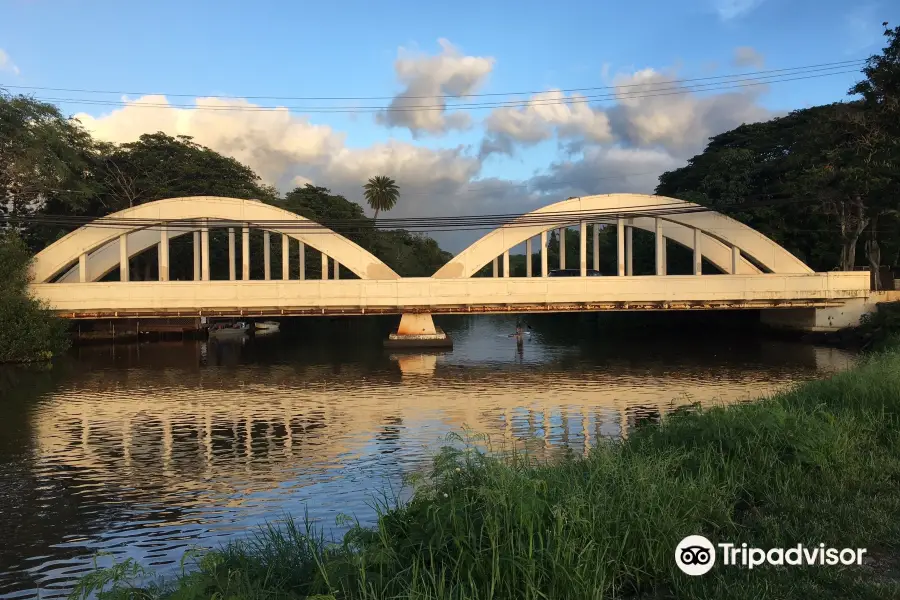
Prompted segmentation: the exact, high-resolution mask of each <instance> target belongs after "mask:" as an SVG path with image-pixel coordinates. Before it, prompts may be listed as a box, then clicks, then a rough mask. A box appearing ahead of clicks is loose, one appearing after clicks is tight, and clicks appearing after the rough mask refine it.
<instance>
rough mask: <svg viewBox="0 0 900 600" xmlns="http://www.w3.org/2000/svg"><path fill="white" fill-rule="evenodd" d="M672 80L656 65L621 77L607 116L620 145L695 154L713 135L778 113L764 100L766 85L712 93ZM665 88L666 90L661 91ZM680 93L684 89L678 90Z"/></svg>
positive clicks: (683, 154) (686, 155)
mask: <svg viewBox="0 0 900 600" xmlns="http://www.w3.org/2000/svg"><path fill="white" fill-rule="evenodd" d="M671 81H672V78H671V77H669V76H666V75H664V74H663V73H660V72H658V71H655V70H653V69H644V70H641V71H638V72H637V73H634V74H632V75H627V76H619V77H617V78H616V93H617V100H618V102H617V104H616V105H615V106H613V107H612V108H610V109H609V110H607V115H608V116H609V120H610V126H611V128H612V131H613V135H614V136H615V137H616V139H617V140H619V142H620V143H623V144H626V145H630V146H635V147H641V148H645V147H662V148H664V149H666V150H667V151H669V152H671V153H674V154H675V155H678V156H683V157H689V156H692V155H693V154H696V153H698V152H700V151H701V150H702V149H703V148H704V147H705V145H706V142H707V141H708V139H709V138H710V137H711V136H713V135H716V134H718V133H722V132H724V131H728V130H729V129H733V128H735V127H737V126H739V125H741V124H743V123H753V122H756V121H761V120H764V119H767V118H770V117H771V116H772V114H771V113H770V112H769V111H768V110H767V109H765V108H764V107H762V106H761V105H760V103H759V100H760V97H761V95H762V94H763V93H764V92H765V89H763V88H764V86H759V87H753V88H746V90H742V91H737V92H726V93H719V94H713V95H708V96H707V95H699V94H696V93H689V92H688V91H687V90H686V89H685V88H684V86H677V85H675V84H672V83H671ZM662 88H666V91H665V92H660V90H661V89H662ZM673 88H674V89H673ZM678 88H681V89H678ZM679 91H684V93H672V92H679ZM663 94H665V95H663Z"/></svg>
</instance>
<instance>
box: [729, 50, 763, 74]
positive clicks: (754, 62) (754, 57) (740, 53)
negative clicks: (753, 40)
mask: <svg viewBox="0 0 900 600" xmlns="http://www.w3.org/2000/svg"><path fill="white" fill-rule="evenodd" d="M731 62H732V64H734V66H735V67H738V68H743V67H755V68H758V69H761V68H763V67H764V66H765V64H766V59H765V58H764V57H763V55H762V54H760V53H759V52H757V51H756V49H755V48H753V47H752V46H739V47H737V48H735V49H734V59H732V61H731Z"/></svg>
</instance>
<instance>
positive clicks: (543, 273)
mask: <svg viewBox="0 0 900 600" xmlns="http://www.w3.org/2000/svg"><path fill="white" fill-rule="evenodd" d="M546 276H547V232H546V231H542V232H541V277H546Z"/></svg>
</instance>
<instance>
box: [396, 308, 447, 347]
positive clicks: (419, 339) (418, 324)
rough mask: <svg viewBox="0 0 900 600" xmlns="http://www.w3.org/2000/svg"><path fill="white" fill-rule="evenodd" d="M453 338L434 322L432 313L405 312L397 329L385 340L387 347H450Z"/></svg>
mask: <svg viewBox="0 0 900 600" xmlns="http://www.w3.org/2000/svg"><path fill="white" fill-rule="evenodd" d="M452 346H453V340H452V339H451V338H450V336H449V335H447V334H446V333H444V331H443V330H442V329H441V328H440V327H437V326H436V325H435V324H434V319H433V318H432V317H431V313H404V314H403V315H402V316H401V317H400V325H399V326H398V327H397V331H396V332H394V333H392V334H390V335H389V336H388V339H386V340H385V341H384V347H385V348H396V349H401V348H450V347H452Z"/></svg>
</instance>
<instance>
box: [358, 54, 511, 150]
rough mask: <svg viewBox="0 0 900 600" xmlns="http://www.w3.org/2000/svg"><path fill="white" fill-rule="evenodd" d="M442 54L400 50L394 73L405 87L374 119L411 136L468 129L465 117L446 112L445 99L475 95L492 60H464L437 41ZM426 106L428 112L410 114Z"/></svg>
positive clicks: (468, 118)
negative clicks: (399, 128) (405, 129)
mask: <svg viewBox="0 0 900 600" xmlns="http://www.w3.org/2000/svg"><path fill="white" fill-rule="evenodd" d="M438 43H439V44H440V46H441V53H440V54H437V55H433V56H429V55H424V54H419V53H413V52H409V51H407V50H405V49H403V48H401V49H400V52H399V56H398V58H397V61H396V62H395V63H394V70H395V72H396V74H397V79H398V80H399V81H400V82H401V83H402V84H403V85H404V86H405V87H404V89H403V91H402V92H400V93H399V94H397V96H395V97H394V99H393V100H392V101H391V104H390V106H389V108H388V109H387V110H384V111H382V112H379V113H377V114H376V115H375V119H376V121H377V122H379V123H381V124H383V125H387V126H389V127H406V128H407V129H409V131H410V132H411V133H412V134H413V136H420V135H422V134H441V133H445V132H446V131H449V130H451V129H466V128H468V127H469V126H470V125H471V119H470V117H469V115H468V114H466V113H462V112H447V98H448V97H449V98H459V97H461V96H465V95H467V94H471V93H473V92H476V91H477V90H478V89H479V87H480V86H481V85H482V84H483V83H484V81H485V80H486V79H487V77H488V75H489V74H490V72H491V70H492V69H493V68H494V59H493V58H491V57H485V56H465V55H463V54H462V53H461V52H460V51H459V50H458V49H457V48H456V47H454V46H453V44H451V43H450V42H449V41H447V40H445V39H440V40H438ZM416 106H428V107H429V109H428V110H410V109H411V108H414V107H416Z"/></svg>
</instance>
